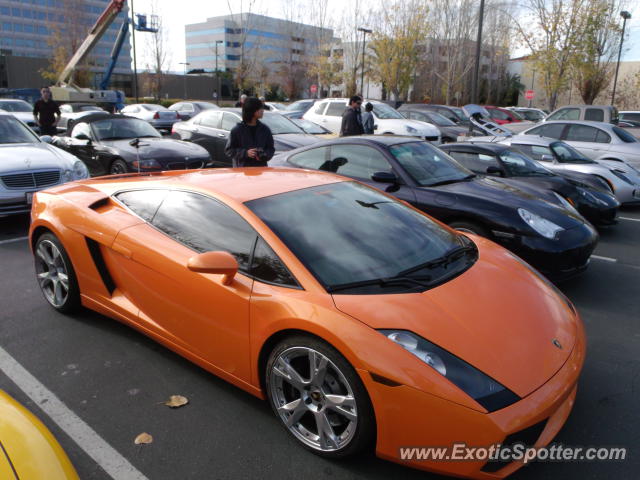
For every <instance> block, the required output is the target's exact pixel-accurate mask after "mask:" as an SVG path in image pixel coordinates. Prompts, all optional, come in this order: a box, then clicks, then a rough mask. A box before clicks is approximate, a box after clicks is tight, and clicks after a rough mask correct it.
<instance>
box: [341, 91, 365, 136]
mask: <svg viewBox="0 0 640 480" xmlns="http://www.w3.org/2000/svg"><path fill="white" fill-rule="evenodd" d="M360 105H362V98H360V97H359V96H358V95H354V96H353V97H351V98H350V99H349V107H348V108H347V109H346V110H345V111H344V113H343V114H342V125H341V126H340V136H341V137H348V136H350V135H362V134H363V133H364V129H363V128H362V117H361V113H360Z"/></svg>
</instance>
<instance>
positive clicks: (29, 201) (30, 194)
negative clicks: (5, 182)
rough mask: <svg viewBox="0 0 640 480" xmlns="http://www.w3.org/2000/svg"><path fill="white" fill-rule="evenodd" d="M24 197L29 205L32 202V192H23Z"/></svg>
mask: <svg viewBox="0 0 640 480" xmlns="http://www.w3.org/2000/svg"><path fill="white" fill-rule="evenodd" d="M25 197H26V198H25V200H26V201H27V203H28V204H29V205H31V203H33V192H27V193H26V194H25Z"/></svg>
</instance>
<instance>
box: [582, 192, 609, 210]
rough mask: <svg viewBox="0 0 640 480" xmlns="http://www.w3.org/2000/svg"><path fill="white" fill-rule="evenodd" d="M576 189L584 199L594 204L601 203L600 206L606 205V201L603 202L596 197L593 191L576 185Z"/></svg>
mask: <svg viewBox="0 0 640 480" xmlns="http://www.w3.org/2000/svg"><path fill="white" fill-rule="evenodd" d="M576 190H578V193H579V194H580V196H581V197H582V198H583V199H584V200H586V201H587V202H590V203H595V204H596V205H602V206H605V207H606V206H607V202H605V201H604V200H602V199H600V198H598V197H596V196H595V195H594V194H593V193H591V192H590V191H589V190H585V189H584V188H582V187H577V188H576Z"/></svg>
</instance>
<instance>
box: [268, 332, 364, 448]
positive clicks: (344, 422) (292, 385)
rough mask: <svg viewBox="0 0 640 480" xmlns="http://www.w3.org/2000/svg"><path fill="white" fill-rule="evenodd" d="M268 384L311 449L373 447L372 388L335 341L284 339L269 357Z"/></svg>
mask: <svg viewBox="0 0 640 480" xmlns="http://www.w3.org/2000/svg"><path fill="white" fill-rule="evenodd" d="M265 385H266V389H267V397H268V399H269V402H270V403H271V406H272V408H273V410H274V412H275V413H276V415H277V416H278V418H279V419H280V421H281V423H282V425H283V426H284V427H285V428H286V429H287V430H288V431H289V433H291V434H292V435H293V437H294V438H295V439H296V440H298V441H299V442H300V443H301V444H302V445H303V446H304V447H305V448H307V449H309V450H311V451H313V452H314V453H316V454H318V455H320V456H323V457H328V458H343V457H347V456H350V455H354V454H356V453H359V452H361V451H363V450H365V449H367V448H369V447H370V446H371V445H372V443H373V440H374V438H375V419H374V415H373V408H372V406H371V401H370V400H369V396H368V394H367V391H366V389H365V387H364V385H363V384H362V381H361V380H360V378H359V377H358V375H357V373H356V372H355V370H354V369H353V367H352V366H351V365H350V364H349V362H347V360H346V359H345V358H344V357H343V356H342V355H341V354H340V353H339V352H338V351H337V350H335V349H334V348H333V347H331V346H330V345H328V344H326V343H324V342H322V341H319V340H316V339H314V338H307V337H293V338H288V339H286V340H284V341H282V342H281V343H280V344H278V345H277V346H276V347H275V348H274V350H273V351H272V352H271V355H270V357H269V361H268V363H267V368H266V372H265Z"/></svg>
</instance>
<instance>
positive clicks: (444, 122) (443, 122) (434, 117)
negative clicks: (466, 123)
mask: <svg viewBox="0 0 640 480" xmlns="http://www.w3.org/2000/svg"><path fill="white" fill-rule="evenodd" d="M424 114H425V115H426V116H427V117H429V119H430V120H431V122H433V123H435V124H436V125H438V126H440V127H455V126H456V124H455V123H453V122H452V121H451V120H449V119H448V118H447V117H445V116H444V115H440V114H439V113H436V112H424Z"/></svg>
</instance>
